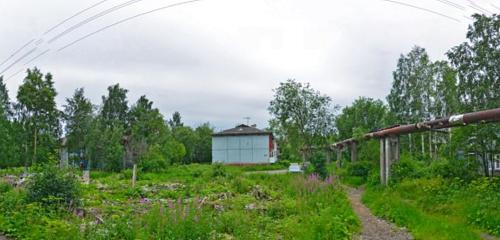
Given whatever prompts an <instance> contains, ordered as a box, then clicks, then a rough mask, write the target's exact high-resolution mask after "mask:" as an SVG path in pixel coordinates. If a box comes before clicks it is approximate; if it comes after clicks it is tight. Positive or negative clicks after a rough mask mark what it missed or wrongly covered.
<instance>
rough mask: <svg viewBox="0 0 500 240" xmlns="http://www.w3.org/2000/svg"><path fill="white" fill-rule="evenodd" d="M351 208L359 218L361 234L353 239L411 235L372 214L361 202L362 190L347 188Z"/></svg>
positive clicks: (389, 239) (395, 238)
mask: <svg viewBox="0 0 500 240" xmlns="http://www.w3.org/2000/svg"><path fill="white" fill-rule="evenodd" d="M347 193H348V195H349V199H350V200H351V204H352V208H353V209H354V212H356V214H357V215H358V217H359V219H360V220H361V226H362V231H361V234H360V235H358V236H356V237H355V238H354V239H357V240H380V239H384V240H406V239H413V237H412V236H411V235H410V233H408V232H407V231H406V230H404V229H401V228H399V227H397V226H396V225H394V224H392V223H389V222H387V221H385V220H383V219H380V218H378V217H376V216H374V215H373V214H372V213H371V212H370V210H369V209H368V208H367V207H365V205H363V204H362V203H361V196H362V195H363V190H361V189H354V188H347Z"/></svg>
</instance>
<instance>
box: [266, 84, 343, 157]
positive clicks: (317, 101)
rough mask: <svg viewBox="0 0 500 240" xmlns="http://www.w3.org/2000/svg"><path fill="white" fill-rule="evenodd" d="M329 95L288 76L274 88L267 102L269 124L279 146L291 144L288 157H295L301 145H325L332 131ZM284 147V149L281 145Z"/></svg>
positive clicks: (331, 108)
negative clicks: (270, 98) (271, 98)
mask: <svg viewBox="0 0 500 240" xmlns="http://www.w3.org/2000/svg"><path fill="white" fill-rule="evenodd" d="M336 109H337V106H332V103H331V98H330V97H328V96H326V95H322V94H321V93H320V92H318V91H316V90H314V89H313V88H311V86H310V85H309V83H306V84H302V83H300V82H297V81H295V80H292V79H289V80H287V81H286V82H282V83H280V86H279V87H278V88H276V89H274V98H273V100H272V101H271V102H270V104H269V108H268V110H269V113H270V114H271V115H272V117H273V119H272V120H271V121H270V124H269V125H270V126H271V129H272V130H273V132H274V133H275V134H276V136H277V138H278V140H279V144H280V146H287V145H290V148H288V149H289V150H290V151H292V152H291V153H288V155H287V156H286V157H287V158H291V157H295V158H296V157H297V156H299V155H300V154H298V151H299V150H300V148H302V147H303V146H311V145H313V144H325V143H326V140H327V139H328V137H329V136H330V135H331V134H332V133H333V132H334V126H333V122H334V117H335V116H334V112H335V110H336ZM283 149H285V148H283Z"/></svg>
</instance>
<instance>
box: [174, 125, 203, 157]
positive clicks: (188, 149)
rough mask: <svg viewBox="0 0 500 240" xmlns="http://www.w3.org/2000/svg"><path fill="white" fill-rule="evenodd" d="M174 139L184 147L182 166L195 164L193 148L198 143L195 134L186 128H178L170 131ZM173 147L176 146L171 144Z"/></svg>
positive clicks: (189, 128)
mask: <svg viewBox="0 0 500 240" xmlns="http://www.w3.org/2000/svg"><path fill="white" fill-rule="evenodd" d="M172 132H173V135H174V139H175V140H176V141H177V142H179V143H181V144H182V145H184V149H185V155H184V158H183V159H182V163H183V164H189V163H193V162H196V155H195V151H196V150H195V148H196V143H197V142H198V136H197V135H196V132H195V131H194V130H193V129H192V128H191V127H188V126H178V127H176V128H175V129H173V130H172ZM173 145H174V146H175V145H176V144H173Z"/></svg>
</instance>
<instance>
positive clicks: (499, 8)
mask: <svg viewBox="0 0 500 240" xmlns="http://www.w3.org/2000/svg"><path fill="white" fill-rule="evenodd" d="M490 4H491V6H492V7H494V8H496V9H497V10H499V11H500V7H497V6H496V5H495V4H493V3H490Z"/></svg>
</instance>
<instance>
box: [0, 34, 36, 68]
mask: <svg viewBox="0 0 500 240" xmlns="http://www.w3.org/2000/svg"><path fill="white" fill-rule="evenodd" d="M33 41H35V39H31V40H30V41H29V42H27V43H26V44H24V45H23V46H22V47H20V48H19V49H17V50H16V51H15V52H13V53H12V54H11V55H10V56H9V57H8V58H7V59H5V60H4V61H3V62H2V63H0V66H2V65H3V64H4V63H6V62H8V61H9V60H10V59H11V58H13V57H14V56H15V55H16V54H17V53H19V52H20V51H21V50H23V49H24V48H25V47H26V46H28V45H29V44H31V43H32V42H33Z"/></svg>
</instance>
